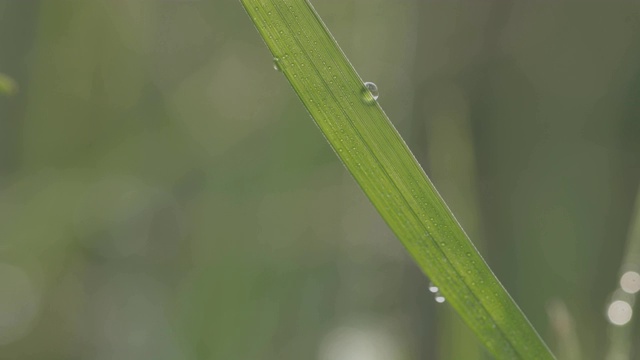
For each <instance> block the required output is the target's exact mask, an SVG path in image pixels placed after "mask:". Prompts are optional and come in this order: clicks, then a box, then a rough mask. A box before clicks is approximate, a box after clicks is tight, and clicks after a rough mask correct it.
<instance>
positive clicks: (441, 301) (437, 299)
mask: <svg viewBox="0 0 640 360" xmlns="http://www.w3.org/2000/svg"><path fill="white" fill-rule="evenodd" d="M435 299H436V302H437V303H438V304H442V303H443V302H445V300H446V299H445V298H444V296H442V294H440V293H436V297H435Z"/></svg>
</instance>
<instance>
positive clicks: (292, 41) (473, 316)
mask: <svg viewBox="0 0 640 360" xmlns="http://www.w3.org/2000/svg"><path fill="white" fill-rule="evenodd" d="M241 2H242V4H243V5H244V7H245V10H246V11H247V13H248V14H249V16H250V17H251V19H252V20H253V22H254V24H255V25H256V28H257V29H258V32H259V33H260V35H261V36H262V38H263V39H264V41H265V43H266V44H267V46H268V47H269V50H270V51H271V53H272V54H273V56H274V61H275V66H276V68H278V69H279V70H280V71H282V73H283V74H284V75H285V77H286V78H287V80H289V82H290V83H291V86H292V87H293V89H294V90H295V92H296V93H297V94H298V96H299V98H300V100H301V101H302V103H303V104H304V106H305V107H306V109H307V110H308V111H309V113H310V114H311V117H312V118H313V119H314V121H315V123H316V124H317V125H318V127H319V128H320V130H321V131H322V133H323V134H324V136H325V138H326V139H327V141H328V142H329V144H330V145H331V146H332V148H333V149H334V150H335V152H336V154H337V155H338V156H339V157H340V159H341V160H342V162H343V163H344V164H345V166H346V167H347V169H348V170H349V172H350V173H351V174H352V175H353V177H354V179H355V180H356V182H358V184H359V185H360V186H361V187H362V189H363V191H364V192H365V194H366V195H367V196H368V197H369V199H370V200H371V202H372V203H373V205H374V206H375V207H376V209H377V210H378V212H379V213H380V214H381V216H382V217H383V219H384V220H385V221H386V223H387V224H388V225H389V227H390V228H391V229H392V230H393V232H394V233H395V234H396V236H397V237H398V238H399V239H400V241H401V242H402V243H403V244H404V246H405V247H406V248H407V250H408V251H409V252H410V253H411V255H412V256H413V258H414V259H415V261H416V262H417V263H418V265H419V266H420V268H421V269H422V270H423V272H424V273H426V274H427V275H428V276H429V277H430V278H431V280H432V281H433V282H434V283H435V284H436V285H437V286H438V287H439V288H440V290H441V292H442V293H443V294H444V296H445V297H446V298H447V300H448V301H449V303H450V304H451V305H452V306H453V307H454V308H455V309H456V311H457V312H458V313H459V314H460V315H461V317H462V318H463V320H464V321H465V322H466V323H467V324H468V325H469V327H471V329H472V330H473V331H474V332H475V333H476V335H477V336H478V337H479V338H480V339H481V341H482V342H483V343H484V345H485V346H486V347H487V349H488V350H489V351H490V352H491V353H492V354H494V355H495V356H496V357H497V358H500V359H516V358H523V359H553V355H552V354H551V352H550V351H549V350H548V348H547V347H546V345H545V344H544V343H543V341H542V340H541V339H540V337H539V336H538V334H537V333H536V331H535V330H534V329H533V327H532V326H531V324H530V323H529V322H528V321H527V319H526V318H525V316H524V314H523V313H522V312H521V311H520V309H519V308H518V306H517V305H516V304H515V302H514V301H513V299H511V297H510V296H509V294H508V293H507V292H506V291H505V289H504V288H503V287H502V285H501V284H500V282H499V281H498V280H497V278H496V277H495V276H494V274H493V273H492V272H491V270H490V269H489V267H488V266H487V264H486V263H485V262H484V260H483V259H482V257H481V256H480V254H479V253H478V251H477V250H476V249H475V247H474V246H473V244H472V243H471V241H470V240H469V239H468V237H467V235H466V234H465V233H464V231H463V230H462V228H461V227H460V225H459V224H458V222H457V221H456V219H455V218H454V216H453V214H452V213H451V211H450V210H449V209H448V207H447V206H446V204H445V203H444V201H443V200H442V198H441V197H440V195H439V194H438V193H437V191H436V190H435V188H434V186H433V184H432V183H431V182H430V181H429V179H428V178H427V176H426V174H425V173H424V171H423V170H422V168H421V167H420V165H419V164H418V163H417V161H416V160H415V158H414V157H413V155H412V154H411V152H410V151H409V149H408V147H407V146H406V144H405V143H404V141H403V140H402V138H401V137H400V135H399V134H398V132H397V131H396V130H395V128H394V127H393V125H392V124H391V122H390V121H389V119H388V118H387V116H386V115H385V113H384V112H383V111H382V109H381V108H380V106H379V105H378V103H377V102H376V100H375V99H374V97H373V96H372V94H371V93H370V92H369V90H367V88H366V87H365V86H364V84H363V81H362V80H361V79H360V77H359V76H358V74H357V73H356V71H355V69H354V68H353V67H352V66H351V64H350V63H349V61H348V60H347V58H346V57H345V55H344V54H343V53H342V51H341V50H340V48H339V47H338V45H337V43H336V42H335V40H334V39H333V37H332V36H331V34H330V33H329V31H328V30H327V28H326V27H325V26H324V23H323V22H322V21H321V20H320V17H319V16H318V14H317V13H316V12H315V10H314V9H313V7H312V6H311V4H310V3H309V2H308V1H305V0H241Z"/></svg>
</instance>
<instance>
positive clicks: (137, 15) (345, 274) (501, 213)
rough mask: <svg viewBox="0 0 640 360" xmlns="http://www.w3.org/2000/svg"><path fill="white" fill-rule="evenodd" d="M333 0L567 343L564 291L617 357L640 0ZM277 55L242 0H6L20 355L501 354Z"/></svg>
mask: <svg viewBox="0 0 640 360" xmlns="http://www.w3.org/2000/svg"><path fill="white" fill-rule="evenodd" d="M313 4H314V6H315V7H316V10H317V11H318V12H319V14H320V16H321V17H322V18H323V20H324V21H325V22H326V24H327V26H328V27H329V29H330V30H331V31H332V33H333V35H334V37H335V38H336V40H337V41H338V43H339V44H340V46H341V47H342V49H343V50H344V52H345V53H346V55H347V56H348V57H349V59H350V61H351V62H352V64H353V65H354V67H355V68H356V70H357V71H358V72H359V74H360V76H361V77H362V78H363V79H365V80H366V81H373V82H375V83H376V84H377V85H378V88H379V89H380V98H379V99H378V101H379V103H380V104H381V106H382V107H383V108H384V109H385V111H386V112H387V114H388V115H389V117H390V118H391V120H392V121H393V123H394V124H395V125H396V127H397V128H398V130H399V131H400V133H401V134H402V135H403V136H404V138H405V139H406V141H407V142H408V144H409V146H410V148H411V149H412V150H413V151H414V152H415V155H416V157H417V158H418V159H419V161H420V162H421V164H422V166H423V167H424V169H425V171H426V172H427V174H429V176H430V177H431V179H432V180H433V181H434V183H435V185H436V187H437V188H438V190H439V191H440V193H441V194H442V195H443V197H444V199H445V200H446V201H447V202H448V204H449V206H450V207H451V208H452V210H453V212H454V213H455V214H456V216H457V217H458V219H459V220H460V222H461V223H462V225H463V227H464V228H465V230H466V231H467V233H468V234H469V235H470V237H471V239H472V240H473V241H474V243H475V244H476V245H477V246H478V248H479V249H480V252H481V253H482V254H483V256H484V257H485V259H486V260H487V262H488V263H489V265H490V266H491V268H492V269H493V270H494V272H495V273H496V275H497V276H498V278H499V279H500V280H501V281H502V283H503V284H504V286H505V287H506V288H507V290H508V291H509V292H510V294H511V295H512V296H513V297H514V299H515V300H516V302H517V303H518V304H519V305H520V307H521V308H522V310H523V311H524V312H525V314H527V316H528V317H529V319H530V321H531V322H532V323H533V325H534V326H535V327H536V329H538V331H539V332H540V333H541V335H542V336H543V337H544V338H545V340H547V342H548V343H549V345H550V346H551V347H552V348H554V349H556V348H557V346H558V344H557V343H558V337H557V336H556V335H557V334H555V333H554V332H553V331H552V329H551V327H550V319H549V315H548V313H547V311H546V309H547V306H548V304H550V303H551V302H552V301H555V300H559V301H561V302H563V303H564V304H566V307H567V308H568V309H569V313H570V315H571V316H572V317H573V319H574V321H575V324H576V328H577V336H578V339H579V341H580V346H581V348H582V354H583V358H585V359H603V358H604V357H605V353H606V351H607V347H608V344H609V342H608V337H607V326H608V322H607V319H606V316H605V314H606V307H607V303H608V301H609V297H610V294H611V292H612V291H613V289H614V288H615V287H616V286H617V276H618V271H619V268H620V263H621V261H622V259H623V257H624V255H625V250H624V249H625V244H626V242H627V238H628V229H629V226H630V223H631V221H632V210H633V204H634V199H635V196H636V191H637V189H638V183H639V180H640V156H639V154H640V140H638V139H639V138H640V4H639V3H637V2H634V1H609V2H607V1H600V2H590V3H581V2H557V1H535V2H525V1H509V0H493V1H458V2H455V1H419V0H414V1H411V0H403V1H392V0H372V1H364V0H327V1H313ZM272 66H273V64H272V61H271V56H270V54H269V52H268V50H267V48H266V46H265V45H264V44H263V43H262V40H261V39H260V37H259V36H258V34H257V32H256V31H255V29H254V27H253V24H252V23H251V21H250V19H249V18H248V16H247V15H246V14H245V13H244V10H243V8H242V6H241V5H240V3H239V1H220V0H207V1H205V0H201V1H187V0H184V1H179V0H175V1H169V0H157V1H152V0H110V1H106V0H92V1H87V0H82V1H81V0H75V1H69V0H52V1H44V0H42V1H37V0H22V1H20V0H0V73H3V74H5V75H6V76H8V77H10V78H12V79H13V80H14V81H15V83H16V84H17V90H16V91H15V92H14V93H13V94H4V95H2V94H0V359H51V360H55V359H119V360H124V359H154V360H158V359H171V360H180V359H185V360H186V359H203V360H204V359H216V360H218V359H220V360H223V359H224V360H233V359H274V360H276V359H292V360H293V359H319V360H391V359H394V360H395V359H397V360H417V359H432V358H438V359H481V358H486V357H487V355H486V354H485V353H484V350H482V346H481V345H480V343H479V342H478V341H477V340H476V339H475V337H474V335H473V334H471V333H470V331H469V330H468V329H467V328H466V327H465V325H464V324H462V322H461V321H460V319H459V318H458V317H457V315H456V314H455V313H454V312H453V310H452V309H451V308H450V307H449V306H448V305H447V304H446V302H445V303H444V304H436V303H435V301H434V300H433V295H432V294H430V293H429V291H428V284H429V281H428V279H427V278H426V277H425V276H424V275H422V274H421V273H420V271H419V269H418V268H417V267H416V266H415V265H414V264H413V262H412V261H411V259H410V258H409V256H408V255H407V253H406V251H405V250H404V249H403V248H402V246H401V244H400V242H399V241H398V240H396V239H395V238H394V236H393V235H392V234H391V232H390V231H389V230H388V229H387V227H386V225H385V224H384V223H383V222H382V220H381V219H380V217H379V216H378V215H377V213H376V212H375V210H374V209H373V207H372V206H371V204H370V203H369V202H368V200H367V199H366V198H365V196H364V195H363V193H362V192H361V191H360V189H359V188H358V187H357V186H356V184H355V182H354V181H353V180H352V178H351V177H350V176H349V174H348V173H347V172H346V170H345V169H344V168H343V166H342V165H341V164H340V163H339V161H338V159H337V157H336V156H335V155H334V154H333V153H332V152H331V150H330V148H329V146H328V144H327V143H326V142H325V140H324V139H323V137H322V135H321V133H320V131H319V130H318V129H317V128H316V127H315V125H314V124H313V122H312V120H311V119H310V118H309V116H308V114H307V113H306V111H305V110H304V108H303V107H302V105H301V104H300V102H299V101H298V99H297V97H296V95H295V93H294V92H293V90H292V89H291V88H290V87H289V85H288V84H287V82H286V80H285V78H284V77H283V76H282V74H280V73H279V72H277V71H274V70H273V69H272ZM636 308H637V307H636ZM636 328H637V325H636ZM636 338H637V337H636ZM639 356H640V355H638V354H637V350H636V358H640V357H639Z"/></svg>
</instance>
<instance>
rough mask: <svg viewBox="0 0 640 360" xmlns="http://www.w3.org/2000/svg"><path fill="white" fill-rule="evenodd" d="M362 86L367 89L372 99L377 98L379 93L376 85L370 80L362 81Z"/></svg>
mask: <svg viewBox="0 0 640 360" xmlns="http://www.w3.org/2000/svg"><path fill="white" fill-rule="evenodd" d="M364 86H365V87H366V88H367V90H369V92H370V93H371V96H373V100H378V96H379V95H380V94H379V93H378V86H376V84H374V83H372V82H366V83H364Z"/></svg>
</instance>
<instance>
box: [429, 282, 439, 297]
mask: <svg viewBox="0 0 640 360" xmlns="http://www.w3.org/2000/svg"><path fill="white" fill-rule="evenodd" d="M429 291H430V292H432V293H434V294H435V293H437V292H438V287H437V286H435V285H433V283H429Z"/></svg>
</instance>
